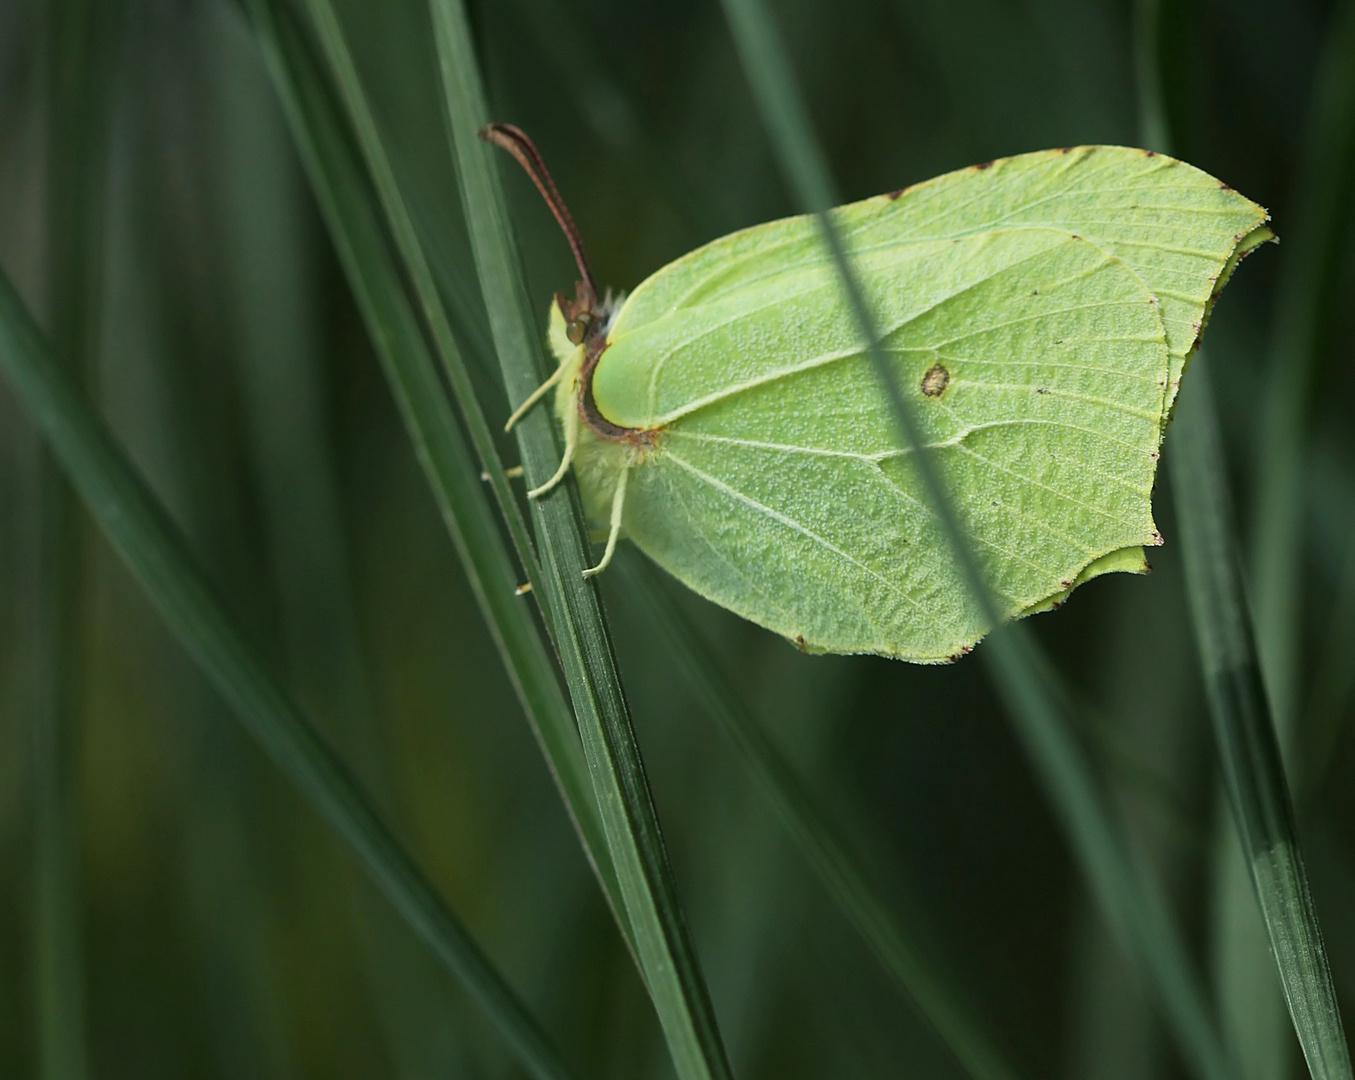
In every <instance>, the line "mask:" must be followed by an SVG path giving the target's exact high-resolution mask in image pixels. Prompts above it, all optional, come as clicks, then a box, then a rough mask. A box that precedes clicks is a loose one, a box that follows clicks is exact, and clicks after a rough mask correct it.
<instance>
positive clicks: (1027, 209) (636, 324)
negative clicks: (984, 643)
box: [483, 125, 1273, 662]
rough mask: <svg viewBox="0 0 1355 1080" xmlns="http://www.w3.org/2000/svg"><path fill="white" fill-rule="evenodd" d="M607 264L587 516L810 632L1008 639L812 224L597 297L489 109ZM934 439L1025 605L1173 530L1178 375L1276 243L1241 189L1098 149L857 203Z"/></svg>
mask: <svg viewBox="0 0 1355 1080" xmlns="http://www.w3.org/2000/svg"><path fill="white" fill-rule="evenodd" d="M483 134H484V135H485V137H486V138H488V139H489V140H490V141H492V142H494V143H496V144H497V145H500V146H503V147H504V148H506V149H508V150H509V151H510V152H512V153H513V154H514V156H515V157H516V158H517V159H518V160H519V161H520V162H521V163H522V164H523V165H524V167H525V168H526V169H527V171H528V173H529V174H530V175H531V176H532V178H533V180H534V181H535V182H536V184H537V187H538V188H539V189H540V190H541V192H542V194H543V195H544V196H545V198H546V201H547V202H548V203H549V204H550V206H551V209H552V211H553V212H554V213H555V215H556V217H557V219H558V220H559V221H560V223H561V225H562V227H563V228H564V230H565V233H566V235H567V236H568V237H569V239H570V244H571V246H572V248H573V249H574V254H575V257H576V260H577V261H578V264H579V269H580V272H581V274H582V277H583V280H582V281H580V282H579V284H578V287H577V290H576V295H575V298H574V300H573V301H569V300H566V299H565V297H564V296H563V295H562V294H559V293H557V294H556V297H555V302H554V303H553V304H552V306H551V309H550V331H549V336H550V345H551V349H552V351H553V352H554V354H555V356H556V358H557V359H558V361H559V367H558V369H557V370H556V372H555V373H554V374H553V375H552V376H551V377H550V379H549V380H548V381H547V382H546V384H545V385H543V386H542V387H541V388H540V389H539V390H538V391H537V392H536V393H535V394H533V395H532V396H531V397H530V398H529V399H528V400H527V401H525V402H523V404H522V405H521V407H520V408H519V409H518V410H517V411H516V412H515V413H514V415H513V417H512V419H510V421H509V427H511V426H512V424H513V423H514V422H515V421H516V420H517V419H518V418H519V417H521V415H522V414H523V413H524V412H525V411H526V410H527V409H529V408H530V407H531V406H532V405H533V404H534V403H535V402H537V401H538V400H539V399H540V398H541V397H542V396H543V395H544V394H545V393H546V392H547V391H548V390H549V389H550V388H551V387H556V388H557V389H556V397H555V401H556V412H557V414H558V417H559V421H560V425H561V428H562V429H563V432H564V438H565V444H566V450H565V455H564V460H563V461H562V462H561V463H560V468H559V470H558V471H557V472H556V474H555V475H554V476H552V477H551V478H550V479H549V480H548V481H547V482H546V483H545V484H543V485H542V486H541V487H539V488H537V489H536V490H535V491H532V492H531V493H530V494H531V495H532V496H533V497H535V496H539V495H541V494H543V493H544V492H546V491H548V490H550V489H551V488H552V487H554V486H555V485H556V484H557V483H559V481H560V480H561V479H562V478H563V477H564V476H565V474H566V472H567V471H568V470H569V468H570V467H571V466H572V467H573V469H574V472H575V475H576V477H577V479H578V483H579V488H580V491H581V493H582V496H583V501H584V506H585V509H586V510H587V512H588V515H589V518H590V520H591V521H592V522H593V523H594V524H595V525H597V526H598V527H600V528H604V527H605V529H606V532H607V546H606V551H605V553H604V554H603V556H602V560H601V561H600V562H599V564H598V565H597V566H596V567H594V568H593V570H591V571H588V572H589V573H596V572H598V571H601V570H602V569H603V568H604V567H606V566H607V564H608V562H609V561H610V560H611V558H612V553H613V552H614V551H615V549H616V543H617V540H618V538H619V537H621V536H626V537H628V538H630V539H631V540H632V541H633V542H634V543H635V544H636V545H637V546H638V547H639V548H640V549H641V550H642V551H644V552H645V554H647V555H648V556H649V557H650V558H651V559H653V560H654V561H655V562H656V563H658V564H659V565H660V566H662V567H663V568H664V569H666V570H667V571H669V572H670V573H671V574H672V575H673V576H674V577H676V578H678V579H679V580H680V581H682V582H683V583H685V584H686V585H688V586H689V587H691V588H692V589H694V590H695V591H696V592H698V593H700V594H701V595H702V596H705V597H707V598H709V599H711V600H713V601H715V602H716V603H718V604H721V605H723V606H724V607H727V608H729V609H730V610H731V611H735V612H737V613H738V614H740V615H742V616H744V617H745V618H747V619H751V620H752V621H753V622H756V623H759V624H761V625H762V626H765V627H768V628H770V629H772V630H774V631H776V632H777V633H779V634H782V635H784V636H785V637H787V638H789V639H790V640H791V641H793V642H794V643H795V644H797V645H798V646H800V647H801V648H802V649H806V650H810V651H814V652H836V653H879V654H883V655H886V656H894V657H900V658H903V659H906V660H914V661H922V662H929V661H931V662H934V661H942V660H947V659H953V658H955V657H957V656H959V655H961V654H963V653H965V652H967V651H969V649H970V648H972V647H973V645H974V644H975V642H977V641H978V639H979V638H980V637H982V636H983V634H984V633H985V632H986V630H987V629H988V627H987V626H986V625H985V624H984V621H983V619H982V617H981V615H980V614H979V613H978V611H977V609H976V606H975V604H974V603H973V601H972V600H971V599H970V598H969V596H968V595H967V593H966V589H965V586H964V583H963V581H962V580H961V578H960V574H959V571H958V569H957V568H956V566H955V563H954V561H953V557H952V554H951V552H950V550H949V547H948V545H947V542H946V538H945V536H944V535H943V533H942V531H941V528H940V526H939V524H938V522H937V520H936V518H935V517H934V515H933V514H932V512H931V511H930V510H929V509H928V505H927V499H926V495H925V493H924V491H923V489H922V486H921V483H920V481H919V478H918V476H917V474H916V471H915V469H914V467H913V464H912V462H911V460H910V456H909V454H908V453H907V452H906V451H905V450H902V449H900V444H899V440H898V435H897V429H896V426H895V422H894V418H893V416H892V415H891V413H890V411H889V408H888V404H887V402H886V399H885V397H884V395H883V393H882V391H881V387H880V385H879V383H878V380H877V377H876V375H875V373H874V371H873V370H872V368H871V365H870V363H869V359H868V357H867V356H866V355H865V350H864V347H863V345H862V341H861V338H860V334H859V332H858V328H857V326H856V324H855V323H854V321H853V319H852V316H851V313H850V311H849V310H848V307H847V305H846V303H845V301H844V299H843V296H842V293H841V287H840V283H839V281H838V278H837V276H836V273H835V270H834V267H833V264H832V262H831V259H830V257H829V255H828V252H827V250H826V248H825V247H824V245H823V242H822V240H821V237H820V235H819V231H818V227H817V225H816V223H815V221H814V219H813V218H811V217H807V216H806V217H794V218H787V219H785V220H782V221H773V222H769V223H767V224H765V225H757V226H754V227H752V228H749V229H744V230H742V231H740V232H736V233H733V234H731V235H729V236H725V237H721V238H720V239H718V240H715V241H712V242H711V243H709V244H707V245H705V246H704V247H701V248H698V249H697V250H696V251H693V252H691V253H690V254H688V255H684V256H683V257H682V258H680V259H678V260H677V261H676V262H672V263H669V264H668V265H667V266H665V267H663V268H662V269H661V270H659V271H658V272H657V273H655V274H653V275H652V276H650V277H649V278H647V279H646V280H645V281H644V282H642V283H641V284H640V286H639V287H638V288H636V289H635V291H634V292H632V293H631V294H630V295H629V296H628V297H626V298H625V300H624V302H623V303H620V304H615V303H609V302H600V301H599V293H598V291H597V287H596V285H595V284H594V280H593V277H592V274H591V272H590V270H589V268H588V263H587V260H586V259H585V258H584V254H583V246H582V243H581V242H580V240H579V237H578V233H577V231H576V230H575V228H574V226H573V222H572V220H571V219H570V217H569V213H568V211H567V210H566V209H565V207H564V204H563V202H562V201H561V199H560V197H559V194H558V192H557V191H556V189H555V185H554V183H553V181H552V180H551V178H550V175H549V173H548V172H547V171H546V169H545V166H544V164H543V163H542V161H541V158H540V155H539V154H538V153H537V151H536V149H535V147H533V146H532V144H531V142H530V140H528V139H527V138H526V136H525V135H523V134H522V133H521V132H520V131H518V130H517V129H516V128H513V127H510V126H508V125H493V126H492V127H491V128H487V129H486V130H485V132H484V133H483ZM833 217H834V221H835V222H836V225H837V228H838V229H839V230H840V231H841V234H842V236H843V237H844V240H845V242H846V243H847V245H848V247H849V250H850V252H851V254H852V257H853V260H854V264H855V266H856V267H857V269H858V272H859V274H860V277H861V280H862V282H863V285H864V288H865V290H866V293H867V295H868V298H869V300H870V303H871V305H872V307H873V310H874V312H875V315H876V318H877V320H878V322H879V324H880V326H881V327H882V328H883V332H884V338H883V342H884V346H885V349H886V351H887V354H888V355H889V357H890V358H891V359H892V361H893V363H894V365H895V368H894V369H895V372H896V374H897V376H898V378H899V380H900V385H902V386H904V387H905V388H906V389H907V391H908V392H909V393H910V394H912V395H913V398H914V402H913V404H914V411H915V412H916V414H917V418H918V421H919V423H920V424H921V426H922V430H923V432H924V435H925V439H926V443H927V445H928V446H929V447H930V453H931V454H933V455H934V460H935V461H936V464H937V466H938V467H939V469H940V471H941V473H942V475H943V477H944V479H945V481H946V482H947V483H948V485H949V489H950V491H951V492H952V493H953V496H954V499H955V502H956V504H957V508H958V511H959V514H960V517H961V521H962V525H963V527H964V529H965V531H966V532H967V533H968V535H969V539H970V541H971V543H972V544H973V546H974V549H975V551H976V553H977V554H978V557H979V559H980V562H981V564H982V568H983V571H984V572H985V574H986V575H987V578H988V580H989V581H990V582H991V584H992V587H993V589H994V591H995V593H996V595H997V596H998V598H999V600H1000V605H1001V609H1002V612H1003V615H1004V616H1005V617H1008V618H1015V617H1019V616H1021V615H1026V614H1029V613H1032V612H1036V611H1042V610H1046V609H1048V608H1050V607H1054V606H1057V605H1058V604H1059V603H1060V602H1062V601H1063V600H1064V599H1065V598H1066V597H1067V596H1068V594H1069V593H1070V592H1071V591H1072V590H1073V589H1074V588H1076V587H1077V586H1078V585H1080V584H1082V583H1083V582H1085V581H1088V580H1090V579H1091V578H1093V577H1096V576H1098V575H1100V574H1104V573H1109V572H1111V571H1117V570H1118V571H1130V572H1143V571H1145V570H1146V569H1147V561H1146V559H1145V556H1144V550H1143V549H1144V546H1145V545H1154V544H1160V543H1161V542H1162V537H1161V536H1160V534H1159V533H1158V531H1157V529H1156V528H1155V526H1154V524H1153V517H1152V490H1153V478H1154V475H1155V473H1156V470H1157V459H1158V448H1159V446H1160V444H1161V441H1162V434H1163V430H1164V428H1165V426H1166V424H1167V421H1168V418H1169V416H1170V413H1171V407H1172V403H1173V401H1174V399H1175V397H1176V391H1177V387H1178V385H1179V383H1180V379H1181V375H1182V373H1183V372H1184V370H1185V367H1186V365H1187V362H1188V360H1189V357H1190V355H1191V353H1192V352H1193V351H1194V349H1195V348H1196V347H1197V346H1198V344H1199V339H1200V332H1201V330H1202V329H1203V327H1204V323H1205V321H1206V319H1207V318H1208V316H1209V312H1210V309H1211V307H1212V305H1213V303H1214V300H1215V299H1216V297H1217V296H1218V293H1219V290H1220V289H1221V288H1222V287H1223V284H1224V283H1225V282H1226V281H1227V279H1228V277H1229V275H1230V274H1231V273H1232V271H1233V269H1234V267H1235V266H1236V265H1237V263H1238V261H1239V259H1241V258H1242V256H1244V255H1245V254H1247V252H1249V251H1251V250H1252V249H1253V248H1255V247H1256V246H1257V245H1258V244H1260V243H1261V242H1263V241H1265V240H1267V239H1271V238H1272V236H1273V234H1272V233H1271V232H1270V230H1269V229H1268V228H1267V226H1266V222H1267V220H1268V215H1267V214H1266V211H1265V210H1264V209H1262V208H1261V207H1259V206H1257V205H1256V204H1255V203H1253V202H1251V201H1249V200H1248V199H1245V198H1243V197H1242V196H1241V195H1239V194H1237V193H1236V192H1235V191H1233V190H1232V189H1231V188H1229V187H1228V186H1227V185H1226V184H1223V183H1221V182H1220V181H1218V180H1216V179H1214V178H1213V177H1211V176H1208V175H1207V174H1205V173H1203V172H1201V171H1200V170H1199V169H1196V168H1194V167H1193V166H1191V165H1187V164H1185V163H1184V162H1181V161H1176V160H1174V159H1172V158H1169V157H1165V156H1163V155H1159V154H1153V153H1152V152H1150V151H1144V150H1134V149H1129V148H1125V147H1117V146H1082V147H1074V148H1069V149H1063V150H1050V151H1045V152H1041V153H1031V154H1022V155H1019V156H1017V157H1011V158H1005V159H1002V160H999V161H994V162H990V163H988V164H985V165H977V166H972V167H970V168H968V169H962V170H960V171H958V172H953V173H948V174H946V175H945V176H940V177H937V178H936V179H934V180H929V181H926V182H925V183H921V184H917V185H915V186H914V187H911V188H907V189H905V190H902V191H896V192H892V193H891V194H888V195H881V196H878V197H876V198H873V199H866V200H863V201H862V202H857V203H852V204H850V205H848V206H843V207H840V208H838V209H837V210H835V211H833Z"/></svg>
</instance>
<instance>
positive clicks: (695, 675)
mask: <svg viewBox="0 0 1355 1080" xmlns="http://www.w3.org/2000/svg"><path fill="white" fill-rule="evenodd" d="M615 566H616V572H617V576H618V577H619V578H620V579H621V581H622V582H623V583H624V589H625V592H626V595H627V596H628V597H632V598H634V599H635V600H636V601H637V602H638V603H639V604H640V606H641V607H642V608H643V610H644V612H645V625H647V626H650V627H652V628H654V629H655V630H657V631H658V632H659V635H660V636H661V637H662V638H663V639H664V640H665V642H666V643H667V646H668V650H669V653H668V655H669V656H670V657H671V658H672V660H673V661H674V662H675V663H676V665H677V667H678V669H680V670H681V671H682V672H684V673H685V674H686V677H687V682H688V684H689V685H690V686H691V687H693V688H694V689H695V690H696V692H697V695H698V696H699V698H700V700H701V703H702V705H704V707H705V709H706V712H707V714H708V715H709V716H710V717H711V719H712V720H714V721H715V724H716V726H717V727H718V728H719V729H720V731H721V733H723V734H724V736H725V737H726V738H727V739H728V740H729V741H730V742H731V743H732V744H733V745H734V749H735V750H736V751H737V752H738V754H739V756H740V757H741V758H742V759H743V762H744V764H745V765H746V766H747V768H748V770H749V771H750V772H751V773H752V774H753V778H754V780H755V781H756V782H757V784H758V786H759V787H760V788H761V789H762V793H763V794H764V795H765V796H766V797H767V799H768V801H769V802H770V803H771V805H772V809H773V811H774V812H775V813H776V816H777V818H778V819H779V820H780V822H781V824H782V825H783V826H784V827H785V829H786V831H787V832H788V833H789V834H790V836H791V839H792V840H794V841H795V844H796V845H797V846H798V847H799V849H800V853H801V854H802V855H803V856H804V857H805V860H806V861H807V862H808V863H809V865H810V868H811V869H812V870H813V871H814V873H815V874H817V875H818V878H819V880H820V882H822V884H823V886H824V888H825V889H827V891H828V893H829V895H830V896H832V898H833V900H834V901H835V902H836V903H837V904H838V906H839V907H840V908H841V909H842V911H843V913H844V914H845V915H846V916H847V918H848V919H849V920H850V921H851V923H852V925H853V926H854V927H855V928H856V931H857V933H859V934H860V935H861V937H862V938H863V939H864V940H865V942H866V944H867V945H869V946H870V948H871V949H872V950H873V951H874V953H875V955H876V957H877V959H878V960H879V961H880V963H881V965H883V966H884V968H885V970H886V971H888V972H889V974H890V975H891V976H892V977H893V978H894V979H895V981H897V982H898V984H899V986H900V987H902V988H903V990H904V992H905V993H906V994H908V995H909V997H911V998H912V1000H913V1003H914V1004H915V1005H916V1006H917V1008H918V1010H919V1011H920V1012H921V1013H922V1015H923V1016H925V1017H926V1018H927V1020H928V1021H929V1022H930V1023H931V1025H932V1027H933V1028H934V1029H935V1030H936V1033H937V1034H938V1035H939V1036H940V1037H941V1039H942V1040H943V1041H944V1042H945V1044H946V1046H947V1047H949V1048H950V1051H951V1053H952V1054H953V1055H954V1056H955V1059H956V1060H957V1061H958V1062H959V1063H960V1064H961V1065H962V1066H963V1067H964V1069H965V1070H966V1071H967V1072H968V1073H969V1075H970V1076H972V1077H974V1078H975V1080H1016V1077H1017V1076H1018V1075H1019V1074H1018V1072H1017V1071H1016V1069H1015V1068H1014V1067H1013V1066H1012V1065H1011V1063H1010V1062H1009V1061H1008V1060H1007V1059H1006V1057H1005V1055H1004V1054H1003V1053H1002V1051H1001V1050H999V1049H998V1046H997V1043H996V1041H995V1040H994V1039H993V1038H992V1036H991V1035H990V1034H989V1032H988V1030H987V1028H986V1025H985V1024H984V1023H983V1022H982V1021H981V1020H980V1019H979V1017H977V1016H976V1015H974V1013H973V1012H972V1011H971V1009H970V1007H969V1004H968V1003H967V1002H965V1001H964V1000H963V999H962V998H961V996H960V995H959V994H958V993H957V992H956V990H955V988H954V987H952V986H951V985H950V982H949V980H948V979H946V977H945V976H944V975H943V974H942V973H941V972H940V971H938V970H937V969H936V967H935V966H934V964H933V962H932V960H931V958H930V957H929V956H928V950H927V949H926V948H924V947H923V945H922V944H921V942H919V941H918V940H917V939H916V935H915V934H914V933H912V932H911V931H910V929H909V928H908V927H907V926H906V925H904V924H903V923H902V922H901V921H900V920H899V918H898V917H897V916H896V915H894V914H893V913H891V911H890V909H889V905H888V904H886V903H885V901H884V900H883V899H882V898H881V897H880V895H879V893H878V892H877V890H876V889H875V888H874V886H873V885H872V884H871V881H870V875H868V874H867V873H866V871H865V868H864V867H863V866H862V865H861V862H860V860H859V859H857V858H856V857H855V856H854V855H853V854H852V853H851V850H850V845H849V844H848V843H847V842H846V840H845V839H844V838H843V837H842V836H841V835H840V833H839V832H838V830H837V829H836V828H835V827H834V826H833V824H832V823H831V822H830V821H829V819H828V817H827V815H825V814H824V813H823V812H822V811H821V810H820V809H819V807H817V806H816V805H815V801H814V798H813V796H812V795H811V794H810V793H809V790H808V789H807V788H806V786H805V784H804V783H803V782H802V781H801V779H800V778H799V776H797V775H796V773H795V770H794V769H793V768H792V767H791V765H790V763H789V762H787V761H786V759H785V758H784V757H783V756H782V754H781V752H780V751H779V750H777V748H776V747H775V746H774V745H773V743H772V741H771V739H769V738H768V737H767V735H766V733H765V732H763V730H762V727H761V725H760V724H759V723H758V721H757V719H756V718H755V717H754V716H753V713H752V710H751V709H750V708H749V707H748V704H747V702H745V701H744V699H743V695H742V694H741V693H740V692H739V691H738V689H736V688H735V686H734V683H733V681H732V680H731V679H730V678H729V677H728V676H727V675H726V674H725V672H724V669H723V667H722V665H721V664H720V662H719V660H718V659H717V658H716V657H715V655H714V654H713V652H712V651H711V648H710V646H709V645H707V644H706V642H705V641H703V640H702V637H701V634H700V633H699V631H697V629H696V627H694V626H693V625H692V623H691V620H690V619H688V618H687V617H686V616H685V615H684V614H683V613H682V611H681V610H680V609H679V608H678V606H677V605H676V604H675V603H674V602H673V600H672V598H671V597H670V596H669V595H668V594H667V592H666V591H665V590H664V588H663V587H662V586H661V585H660V584H659V583H658V582H656V581H655V580H654V578H655V574H654V573H653V571H652V570H649V569H648V568H647V567H640V566H638V565H637V563H636V560H634V559H620V560H618V561H617V563H616V564H615Z"/></svg>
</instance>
